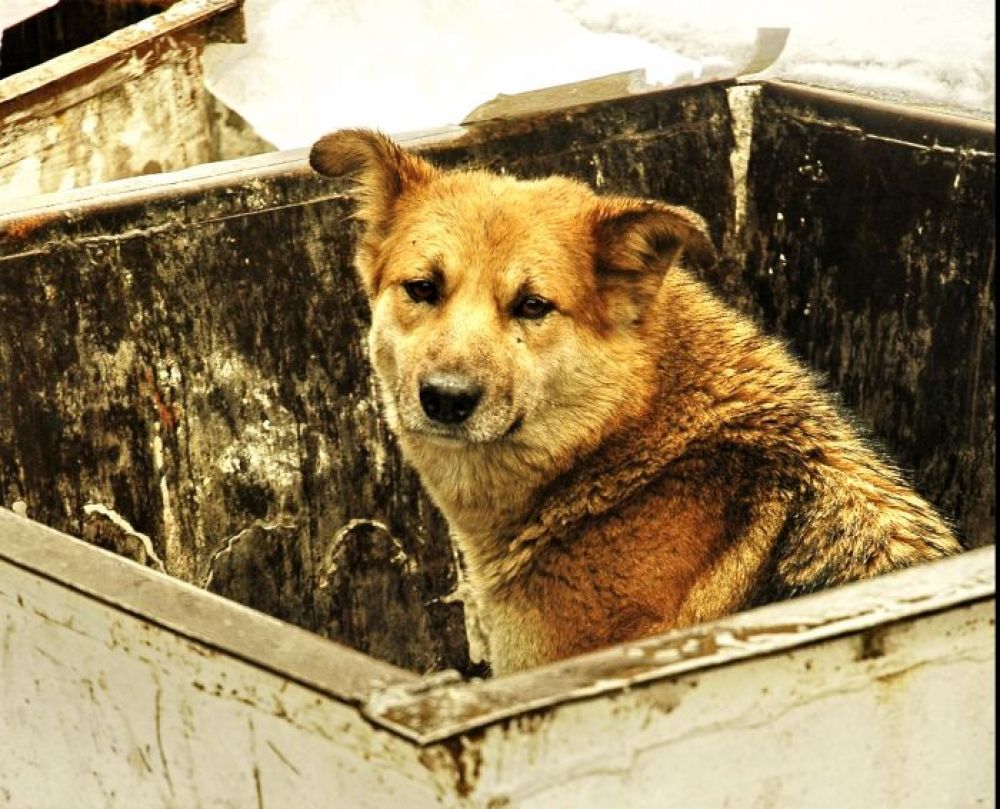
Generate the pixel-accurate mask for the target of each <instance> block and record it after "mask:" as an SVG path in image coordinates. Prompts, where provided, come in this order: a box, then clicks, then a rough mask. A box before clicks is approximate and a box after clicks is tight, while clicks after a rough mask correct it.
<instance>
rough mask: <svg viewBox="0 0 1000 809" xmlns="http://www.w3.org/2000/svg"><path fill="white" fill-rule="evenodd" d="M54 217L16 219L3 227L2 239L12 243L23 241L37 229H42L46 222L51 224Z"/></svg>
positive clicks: (40, 216)
mask: <svg viewBox="0 0 1000 809" xmlns="http://www.w3.org/2000/svg"><path fill="white" fill-rule="evenodd" d="M55 218H56V217H55V216H54V215H51V214H50V215H48V216H43V215H35V216H25V217H23V218H21V219H16V220H14V221H13V222H8V223H7V224H6V225H5V226H4V231H3V234H2V235H3V237H4V238H5V239H10V240H13V241H24V240H25V239H27V238H28V237H29V236H31V234H32V233H34V232H35V231H36V230H38V228H40V227H42V226H43V225H45V224H46V223H48V222H51V221H52V220H53V219H55Z"/></svg>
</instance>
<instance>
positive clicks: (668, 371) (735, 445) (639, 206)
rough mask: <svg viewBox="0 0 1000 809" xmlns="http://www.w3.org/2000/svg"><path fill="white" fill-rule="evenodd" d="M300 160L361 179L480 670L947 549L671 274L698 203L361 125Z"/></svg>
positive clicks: (845, 434)
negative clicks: (475, 609) (460, 166)
mask: <svg viewBox="0 0 1000 809" xmlns="http://www.w3.org/2000/svg"><path fill="white" fill-rule="evenodd" d="M310 162H311V164H312V166H313V167H314V168H315V169H316V170H317V171H319V172H320V173H322V174H326V175H331V176H335V175H342V174H350V175H355V176H356V177H357V183H358V192H359V206H358V212H357V216H358V217H359V219H360V221H361V222H362V224H363V232H362V235H361V238H360V241H359V244H358V248H357V256H356V266H357V270H358V273H359V275H360V278H361V280H362V282H363V284H364V287H365V289H366V290H367V293H368V295H369V298H370V301H371V307H372V326H371V331H370V335H369V345H370V352H371V359H372V363H373V365H374V368H375V371H376V374H377V376H378V379H379V381H380V389H381V392H382V396H383V400H384V405H385V412H386V416H387V419H388V422H389V424H390V427H391V428H392V430H393V431H394V433H395V434H396V435H397V436H398V438H399V441H400V444H401V446H402V448H403V452H404V454H405V456H406V458H407V459H408V460H409V462H410V463H412V464H413V466H414V467H416V469H417V471H418V472H419V474H420V477H421V480H422V481H423V483H424V485H425V487H426V488H427V491H428V492H429V493H430V495H431V497H432V498H433V499H434V501H435V502H436V503H437V505H438V506H439V507H440V509H441V511H442V512H443V513H444V515H445V517H446V518H447V520H448V523H449V525H450V527H451V529H452V531H453V533H454V536H455V539H456V541H457V542H458V544H459V547H460V548H461V551H462V553H463V557H464V559H465V561H466V563H467V566H468V571H469V577H470V581H471V583H472V585H473V587H474V589H475V592H476V594H477V598H478V601H479V606H480V609H481V614H482V615H483V617H484V619H485V622H486V624H487V632H488V635H489V644H490V657H491V663H492V666H493V669H494V671H496V672H506V671H512V670H516V669H520V668H524V667H527V666H532V665H536V664H539V663H543V662H546V661H550V660H555V659H559V658H562V657H565V656H568V655H572V654H577V653H580V652H584V651H587V650H590V649H594V648H596V647H600V646H603V645H606V644H610V643H615V642H619V641H624V640H628V639H632V638H637V637H641V636H644V635H648V634H651V633H655V632H660V631H664V630H667V629H670V628H672V627H677V626H683V625H687V624H691V623H694V622H698V621H704V620H709V619H712V618H716V617H718V616H720V615H724V614H726V613H729V612H732V611H735V610H739V609H742V608H745V607H748V606H753V605H755V604H759V603H763V602H765V601H770V600H775V599H778V598H783V597H788V596H793V595H797V594H800V593H807V592H810V591H813V590H816V589H819V588H821V587H826V586H830V585H835V584H840V583H843V582H847V581H851V580H855V579H861V578H865V577H868V576H873V575H876V574H879V573H882V572H884V571H887V570H892V569H894V568H899V567H903V566H906V565H910V564H914V563H917V562H921V561H924V560H929V559H933V558H936V557H939V556H941V555H944V554H949V553H953V552H955V551H957V550H958V549H959V545H958V543H957V541H956V540H955V538H954V536H953V534H952V533H951V531H950V530H949V528H948V527H947V525H946V524H945V523H944V521H943V520H942V519H941V518H940V517H938V515H937V514H936V513H935V512H934V510H933V509H932V508H931V507H930V506H929V505H928V504H927V503H926V502H925V501H924V500H922V499H921V498H920V497H919V496H918V495H916V494H915V493H914V492H913V491H912V490H911V489H910V487H909V486H908V485H907V484H906V483H905V482H904V481H903V479H902V478H901V476H900V475H899V473H898V472H897V471H896V470H895V469H894V468H893V467H892V466H891V464H889V463H888V462H886V461H885V460H883V459H881V458H880V457H879V456H878V455H877V454H876V453H874V452H873V451H872V450H871V449H870V448H869V447H868V446H867V445H866V444H865V443H864V442H863V441H862V440H860V439H859V437H858V435H857V434H856V432H855V430H854V429H853V428H852V427H851V425H850V424H849V423H848V422H847V421H846V420H845V419H844V418H843V417H842V416H841V415H840V414H839V413H838V411H837V410H836V408H835V407H834V406H833V405H832V404H831V401H830V399H829V397H828V396H827V395H826V394H824V393H823V392H821V390H820V387H819V386H818V385H817V384H816V382H815V380H814V379H813V377H812V376H811V374H810V373H809V372H808V371H806V370H805V369H804V368H803V367H802V365H801V364H800V363H799V362H798V361H797V360H796V359H795V358H793V357H792V356H791V355H790V354H789V353H788V352H787V351H786V349H785V348H784V347H783V346H782V344H781V343H780V342H779V341H777V340H774V339H771V338H769V337H767V336H765V335H763V334H761V333H760V331H759V330H758V329H757V328H756V327H755V326H754V325H753V324H752V323H751V322H750V321H749V320H747V319H746V318H744V317H742V316H741V315H739V314H738V313H736V312H734V311H733V310H732V309H730V308H728V307H727V306H725V305H724V304H723V303H722V302H720V301H719V300H718V299H717V298H716V297H715V296H714V295H713V294H712V293H711V291H710V290H709V289H708V288H707V287H705V286H704V285H703V284H702V283H701V282H700V281H698V280H697V279H696V278H695V277H694V276H693V275H692V274H691V273H690V272H689V271H688V270H687V269H685V267H684V265H683V260H684V259H685V258H686V259H688V260H694V261H697V262H704V261H709V260H711V257H712V255H713V250H712V246H711V243H710V241H709V239H708V236H707V233H706V231H705V226H704V223H703V222H702V220H701V219H700V218H699V217H698V216H697V215H696V214H694V213H692V212H690V211H688V210H687V209H684V208H679V207H674V206H670V205H666V204H663V203H661V202H651V201H644V200H636V199H631V198H626V197H600V196H597V195H595V194H594V193H593V192H592V191H591V190H590V189H588V188H587V187H586V186H585V185H583V184H581V183H578V182H575V181H573V180H569V179H565V178H560V177H552V178H549V179H545V180H536V181H520V180H515V179H513V178H510V177H505V176H497V175H493V174H489V173H487V172H483V171H440V170H438V169H436V168H434V167H432V166H431V165H430V164H429V163H427V162H426V161H425V160H423V159H422V158H420V157H417V156H415V155H413V154H410V153H408V152H406V151H404V150H403V149H401V148H400V147H399V146H398V145H397V144H395V143H393V142H392V141H391V140H389V139H388V138H386V137H384V136H383V135H380V134H378V133H375V132H370V131H366V130H348V131H342V132H337V133H333V134H331V135H327V136H326V137H324V138H322V139H321V140H320V141H319V142H317V143H316V145H315V146H314V147H313V150H312V153H311V155H310ZM414 284H416V286H414ZM425 296H426V297H425ZM539 302H541V303H539ZM548 306H551V307H552V308H551V311H548V310H546V307H548ZM436 374H437V375H441V374H445V375H447V376H446V378H447V380H454V379H458V380H460V383H454V384H462V385H466V384H467V385H468V386H471V387H469V389H470V390H472V389H474V390H475V392H476V395H477V396H481V398H479V399H478V403H477V404H475V405H474V409H473V410H472V411H471V414H469V415H468V416H467V418H465V420H463V421H461V423H440V422H438V421H435V419H434V418H431V417H429V413H430V412H431V411H428V409H427V407H426V405H425V404H424V400H423V398H422V396H423V393H422V391H423V390H424V386H425V385H426V384H428V383H427V380H428V379H432V378H434V379H436V378H438V377H435V375H436ZM448 384H452V382H449V383H448ZM448 390H449V391H450V390H451V389H450V388H448Z"/></svg>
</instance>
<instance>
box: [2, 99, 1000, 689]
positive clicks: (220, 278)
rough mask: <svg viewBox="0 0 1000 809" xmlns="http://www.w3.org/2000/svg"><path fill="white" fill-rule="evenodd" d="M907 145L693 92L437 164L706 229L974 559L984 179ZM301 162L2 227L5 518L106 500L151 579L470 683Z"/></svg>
mask: <svg viewBox="0 0 1000 809" xmlns="http://www.w3.org/2000/svg"><path fill="white" fill-rule="evenodd" d="M824 104H825V106H824ZM803 110H804V111H803ZM865 116H868V117H867V118H866V117H865ZM869 119H871V120H869ZM872 121H874V123H873V122H872ZM875 124H877V125H878V127H880V128H878V127H875ZM918 124H920V122H918ZM908 125H909V124H907V123H906V122H903V123H900V122H898V121H895V122H894V121H893V120H891V119H888V118H885V117H884V116H883V117H882V118H879V117H878V116H877V115H875V113H870V112H866V111H865V110H863V109H854V108H853V107H852V106H850V105H848V104H843V103H840V104H839V105H838V104H834V103H833V102H829V103H827V102H823V103H820V102H819V101H817V100H815V99H812V100H809V99H806V100H803V99H801V98H799V97H797V96H795V95H794V94H791V93H789V92H788V91H787V90H783V89H780V88H778V89H773V90H772V89H765V90H764V91H763V92H762V93H761V92H758V90H757V88H754V87H750V88H747V87H735V88H734V87H727V86H725V85H712V86H705V87H700V88H689V89H685V90H680V91H670V92H665V93H659V94H652V95H648V96H642V97H636V98H628V99H621V100H618V101H613V102H608V103H603V104H599V105H595V106H593V107H588V108H579V109H571V110H567V111H564V112H560V113H546V114H544V115H539V116H535V117H530V116H529V117H526V118H522V119H517V120H503V121H494V122H484V123H482V124H479V125H477V126H476V127H473V128H470V129H469V130H467V131H466V132H465V133H464V134H462V135H461V136H459V137H457V138H452V139H444V140H443V141H442V142H441V143H439V144H438V145H436V146H433V147H432V148H430V152H431V156H432V157H433V159H436V160H438V161H439V162H441V163H443V164H458V163H477V164H481V165H487V166H492V167H494V168H497V169H503V170H507V171H511V172H514V173H518V174H521V175H525V176H532V175H538V174H548V173H552V172H560V173H565V174H571V175H574V176H578V177H581V178H582V179H585V180H587V181H589V182H591V183H593V184H594V185H595V186H596V187H598V188H600V189H605V190H608V191H617V192H624V193H632V194H641V195H644V196H654V197H661V198H664V199H667V200H670V201H673V202H679V203H683V204H687V205H690V206H692V207H693V208H695V209H697V210H699V211H700V212H701V213H702V214H703V215H705V216H706V218H707V219H708V221H709V223H710V227H711V230H712V233H713V236H714V238H715V240H716V242H717V243H718V244H720V245H721V246H722V247H723V250H724V258H723V261H722V262H721V264H720V266H719V268H717V269H716V270H715V271H714V272H713V275H712V280H714V281H715V283H716V284H717V285H718V287H719V289H720V291H721V292H722V293H723V294H724V295H726V296H727V297H729V299H730V300H732V301H734V302H735V303H736V304H737V305H739V306H740V307H741V308H744V309H746V310H748V311H751V312H754V313H756V314H758V315H759V316H760V317H762V318H763V320H764V321H765V322H766V323H768V324H769V325H773V326H776V327H777V328H778V329H779V331H781V332H783V333H785V334H787V335H788V336H789V337H790V339H792V340H793V342H794V343H795V344H796V346H797V347H798V348H799V350H800V351H801V352H802V353H803V354H804V355H805V356H806V357H807V358H809V359H810V361H812V362H814V363H815V364H816V365H817V366H818V367H819V368H821V369H822V370H825V371H827V372H828V373H830V374H831V378H832V380H833V382H834V383H835V384H836V385H838V386H839V387H840V388H841V389H842V390H843V392H844V395H845V398H846V399H847V401H848V403H849V404H851V405H852V406H855V407H857V408H858V411H859V412H860V414H861V416H862V417H863V418H865V419H869V420H870V421H871V422H872V423H873V424H874V427H875V430H876V432H878V433H879V434H881V435H882V436H883V437H884V438H885V439H886V440H887V442H888V443H889V444H890V445H891V447H892V448H893V449H894V450H896V451H898V452H899V453H900V454H901V457H902V460H903V461H904V462H915V463H916V464H917V466H918V470H917V473H918V477H917V480H918V484H919V485H920V486H921V488H922V489H923V490H924V492H925V493H926V494H927V495H928V496H929V497H931V499H933V500H937V501H939V502H941V503H942V504H943V505H944V506H945V507H946V508H948V509H951V510H952V513H953V515H954V516H955V517H956V518H957V520H958V522H959V525H960V526H961V528H962V529H963V531H964V532H965V533H966V535H967V536H968V537H969V539H970V540H971V543H972V544H984V543H986V542H992V541H993V529H992V525H988V524H987V523H988V522H990V519H988V518H991V517H992V514H993V513H994V511H993V509H994V508H995V506H994V497H995V495H994V492H995V489H994V477H993V465H992V458H993V453H994V445H993V444H992V441H993V440H995V439H993V438H992V412H993V406H992V403H993V400H994V375H993V372H992V356H993V355H992V335H993V328H994V326H993V323H994V315H993V310H992V295H991V294H987V293H988V292H989V290H991V288H992V287H991V284H992V266H993V254H992V252H991V251H992V249H993V245H994V243H995V225H994V217H993V205H994V200H993V197H992V191H991V189H992V178H993V172H994V165H995V164H994V159H993V156H992V152H991V151H989V150H988V149H987V145H985V144H984V136H983V135H982V134H981V133H980V132H979V131H978V130H975V129H972V130H968V129H966V128H962V127H960V126H956V125H954V124H952V125H947V126H946V125H944V124H941V125H935V127H936V128H935V127H931V129H927V128H926V126H924V129H926V132H927V133H930V134H931V135H933V136H934V137H935V138H937V146H936V147H935V148H934V149H915V148H914V146H913V138H917V141H916V142H917V143H921V141H920V140H919V137H921V136H919V135H914V134H913V133H909V132H903V133H901V132H900V130H899V128H900V127H901V126H904V127H905V126H908ZM921 125H922V124H921ZM873 127H875V128H874V129H873ZM894 127H895V128H894ZM918 128H919V126H918ZM859 132H860V133H862V135H865V136H864V137H862V136H860V135H859V134H858V133H859ZM866 133H867V134H866ZM894 133H895V134H894ZM806 155H809V157H808V158H807V157H806ZM813 155H815V156H816V159H815V160H814V159H813V158H812V156H813ZM302 157H303V156H302V155H298V156H291V155H290V156H288V157H285V158H281V159H279V160H278V161H277V162H275V161H272V162H270V163H269V162H267V161H266V160H265V161H260V160H258V161H257V162H254V161H253V160H250V161H248V162H247V163H245V164H243V167H242V168H238V167H235V166H238V165H239V164H232V165H227V166H226V167H225V169H224V170H223V169H220V171H219V173H218V176H216V177H214V178H209V179H205V176H206V175H205V174H204V173H203V174H202V175H201V176H202V179H200V180H182V179H178V180H171V181H169V182H167V181H165V182H164V183H163V184H161V185H156V184H155V183H151V184H150V185H149V186H148V187H145V189H144V188H143V187H141V186H136V188H138V190H135V189H132V190H130V191H129V193H123V194H121V195H120V196H115V195H114V194H113V193H109V194H108V195H107V196H102V195H101V193H95V194H94V195H92V197H93V198H92V199H90V200H89V201H84V202H81V203H79V204H76V203H74V204H73V205H67V206H59V205H58V204H56V205H54V206H53V205H49V206H47V207H46V206H42V207H40V208H38V209H36V210H33V211H22V212H18V213H14V214H11V215H9V216H7V217H6V218H4V219H2V220H0V312H2V313H3V317H2V318H0V503H2V504H3V505H6V506H8V507H10V506H17V507H18V508H20V509H21V510H22V511H25V510H26V511H27V513H28V514H29V516H32V517H34V518H36V519H39V520H41V521H43V522H45V523H47V524H50V525H53V526H55V527H57V528H60V529H61V530H65V531H67V532H69V533H73V534H77V535H81V534H87V533H88V530H89V534H90V535H91V536H93V537H105V536H107V534H108V531H109V530H110V531H111V532H112V533H114V531H113V530H112V529H107V530H104V529H102V528H100V526H98V527H94V521H95V520H98V519H100V518H101V513H102V512H100V510H96V511H95V510H94V509H91V513H90V514H89V515H88V514H87V513H86V512H85V506H87V505H88V504H101V505H103V506H104V507H106V509H110V510H113V511H114V512H115V513H117V514H118V515H120V516H121V517H124V518H125V519H126V520H127V521H128V522H129V523H131V526H132V528H133V529H134V532H133V533H135V534H141V535H146V536H147V537H148V539H149V544H150V545H151V547H152V548H153V550H154V552H155V554H156V555H157V556H158V557H159V558H161V559H162V560H163V563H164V564H165V566H166V569H167V570H168V571H169V572H171V573H172V574H174V575H178V576H180V577H182V578H185V579H187V580H189V581H192V582H195V583H197V584H201V585H207V586H208V587H209V588H210V589H212V590H214V591H216V592H219V593H221V594H224V595H228V596H231V597H234V598H236V599H238V600H240V601H242V602H243V603H246V604H249V605H251V606H255V607H259V608H261V609H263V610H265V611H268V612H270V613H271V614H274V615H276V616H278V617H281V618H285V619H287V620H290V621H293V622H295V623H298V624H300V625H302V626H306V627H307V628H310V629H313V630H315V631H318V632H321V633H323V634H326V635H327V636H329V637H332V638H335V639H341V640H344V641H345V642H347V643H350V644H353V645H355V646H357V647H358V648H360V649H362V650H364V651H366V652H369V653H370V654H373V655H375V656H378V657H381V658H383V659H386V660H389V661H391V662H394V663H397V664H399V665H402V666H405V667H409V668H411V669H416V670H426V669H429V668H440V667H452V668H457V669H459V670H460V671H464V672H471V671H474V670H475V669H474V667H473V662H472V661H471V660H470V657H469V653H468V647H467V641H466V636H465V631H464V622H463V613H462V604H461V602H460V601H455V600H453V599H451V598H449V596H450V595H451V594H452V593H453V591H454V590H455V588H456V585H457V575H456V567H455V560H454V558H453V554H452V550H451V547H450V544H449V542H448V540H447V534H446V529H445V526H444V525H443V523H442V521H441V518H440V517H439V515H437V513H436V512H435V510H434V509H433V507H432V506H431V505H430V504H429V503H428V501H427V500H426V498H425V497H424V496H423V495H422V493H421V492H420V489H419V486H418V484H417V482H416V480H415V478H414V476H413V474H412V473H411V472H410V471H409V470H407V469H406V468H405V466H404V465H403V464H402V462H401V460H400V458H399V455H398V453H397V451H396V448H395V446H394V443H393V441H392V439H391V437H390V436H388V435H387V433H386V431H385V427H384V424H383V423H382V421H381V420H380V418H379V415H378V411H377V404H376V400H375V395H374V390H373V387H372V381H371V379H370V375H369V371H368V365H367V359H366V357H365V352H364V347H363V342H362V334H363V331H364V327H365V324H366V319H367V311H366V304H365V302H364V300H363V296H362V295H361V293H360V291H359V290H358V288H357V286H356V284H355V281H354V278H353V274H352V272H351V270H350V255H351V250H352V238H353V233H352V231H351V228H350V227H349V226H348V225H347V224H346V223H347V222H348V219H347V214H348V213H349V210H350V200H349V199H348V198H347V196H346V195H344V194H343V193H342V188H343V187H342V186H340V185H338V184H337V183H329V182H321V181H320V180H319V179H318V178H316V177H313V176H310V175H309V173H308V172H307V171H306V169H305V166H304V162H303V160H302ZM281 160H284V161H285V162H283V163H282V162H281ZM899 172H903V175H905V176H899V177H897V173H899ZM906 172H909V174H906ZM921 172H924V174H921ZM956 172H957V173H958V174H959V175H960V179H959V182H958V184H957V186H955V187H954V188H952V190H951V191H949V190H948V189H949V188H950V187H951V186H949V183H950V184H952V185H954V182H955V181H954V176H956ZM914 175H919V177H918V176H914ZM824 178H825V179H824ZM835 183H836V187H834V184H835ZM893 183H904V184H906V193H902V194H896V193H894V191H893V189H894V185H893ZM130 188H131V187H130ZM987 189H989V192H987ZM876 192H878V193H876ZM866 205H867V206H868V207H866ZM872 206H875V208H876V209H877V211H876V212H879V211H882V210H885V211H887V212H888V213H886V215H885V217H883V218H884V220H885V227H879V226H878V220H876V219H875V218H874V217H875V213H873V209H872ZM925 210H926V212H925ZM778 213H781V214H782V216H781V217H778ZM789 217H796V219H795V222H796V223H798V224H793V225H790V224H789V221H790V220H789ZM799 220H802V222H801V223H799ZM946 221H947V222H949V223H951V224H950V226H945V225H944V224H942V223H943V222H946ZM807 225H808V226H807ZM921 228H922V229H921ZM862 237H863V238H862ZM917 237H919V238H917ZM782 256H784V263H782V258H781V257H782ZM793 263H794V266H792V265H793ZM921 267H923V268H925V269H921ZM908 273H909V274H908ZM949 279H951V280H949ZM868 281H871V283H870V284H869V283H868ZM900 284H902V286H900ZM907 285H908V286H907ZM921 285H922V286H921ZM984 296H985V297H984ZM984 301H985V302H984ZM976 302H980V303H978V304H977V305H979V306H980V308H979V309H976V307H975V306H973V305H971V304H972V303H976ZM963 312H964V314H963ZM963 318H964V319H963ZM976 318H979V319H978V320H977V319H976ZM958 320H961V323H958ZM939 323H940V324H941V327H940V328H939V327H938V324H939ZM959 335H965V337H964V338H963V339H964V340H965V342H964V343H960V342H959V341H958V340H957V337H958V336H959ZM976 352H978V354H977V353H976ZM987 361H989V365H988V366H987ZM914 369H916V371H915V370H914ZM984 369H985V370H984ZM942 375H944V376H947V377H948V379H950V383H949V385H950V386H949V385H945V384H943V383H942V381H941V379H942V378H943V376H942ZM948 375H950V376H948ZM987 405H988V406H987ZM942 408H946V409H944V410H941V409H942ZM911 416H912V417H911ZM948 419H951V421H952V422H953V424H954V425H955V428H954V429H951V430H948V429H944V428H943V427H942V422H944V421H947V420H948ZM95 515H96V516H95ZM88 526H89V528H88ZM105 528H107V527H106V526H105ZM362 549H363V550H362Z"/></svg>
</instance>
